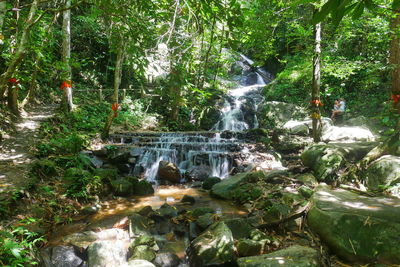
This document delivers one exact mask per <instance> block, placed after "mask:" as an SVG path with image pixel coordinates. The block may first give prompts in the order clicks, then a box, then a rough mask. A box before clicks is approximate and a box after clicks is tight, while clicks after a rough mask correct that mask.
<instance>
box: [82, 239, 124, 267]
mask: <svg viewBox="0 0 400 267" xmlns="http://www.w3.org/2000/svg"><path fill="white" fill-rule="evenodd" d="M127 252H128V250H127V244H126V242H124V241H120V240H116V241H96V242H94V243H93V244H91V245H90V246H89V247H88V263H89V267H112V266H114V267H117V266H124V265H126V264H127V260H126V258H127Z"/></svg>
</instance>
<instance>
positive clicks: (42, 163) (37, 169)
mask: <svg viewBox="0 0 400 267" xmlns="http://www.w3.org/2000/svg"><path fill="white" fill-rule="evenodd" d="M31 173H32V174H34V175H35V176H37V177H39V178H42V179H43V178H48V177H51V176H56V175H57V169H56V164H55V163H54V161H51V160H48V159H43V160H37V161H35V162H34V163H32V166H31Z"/></svg>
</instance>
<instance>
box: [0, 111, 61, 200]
mask: <svg viewBox="0 0 400 267" xmlns="http://www.w3.org/2000/svg"><path fill="white" fill-rule="evenodd" d="M55 108H56V106H38V107H34V108H32V109H30V110H28V111H27V112H24V113H23V114H22V118H21V119H20V120H19V122H18V123H16V124H15V128H16V130H17V131H16V132H15V133H13V134H11V135H10V136H7V137H5V138H4V140H3V141H2V142H1V143H0V192H3V191H8V190H11V189H13V188H16V187H18V186H21V185H23V184H24V181H25V180H26V177H27V174H28V171H29V169H28V167H29V163H31V162H32V160H33V159H34V155H33V154H32V149H33V148H34V147H35V145H36V143H37V141H38V130H39V127H40V123H41V122H42V121H45V120H46V119H47V118H49V117H51V116H52V115H53V112H54V110H55Z"/></svg>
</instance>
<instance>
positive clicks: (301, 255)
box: [238, 245, 323, 267]
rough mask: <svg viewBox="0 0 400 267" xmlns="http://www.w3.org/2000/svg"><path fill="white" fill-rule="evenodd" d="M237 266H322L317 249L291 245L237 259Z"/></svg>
mask: <svg viewBox="0 0 400 267" xmlns="http://www.w3.org/2000/svg"><path fill="white" fill-rule="evenodd" d="M238 266H239V267H278V266H285V267H319V266H323V265H322V264H321V261H320V256H319V253H318V251H317V250H315V249H312V248H309V247H303V246H298V245H295V246H291V247H288V248H285V249H281V250H278V251H275V252H272V253H269V254H264V255H260V256H253V257H244V258H239V259H238Z"/></svg>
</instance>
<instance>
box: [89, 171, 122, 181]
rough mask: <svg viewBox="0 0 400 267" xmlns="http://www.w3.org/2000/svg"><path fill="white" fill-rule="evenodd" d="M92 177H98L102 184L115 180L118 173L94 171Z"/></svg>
mask: <svg viewBox="0 0 400 267" xmlns="http://www.w3.org/2000/svg"><path fill="white" fill-rule="evenodd" d="M94 175H95V176H99V177H100V178H101V180H102V181H103V182H110V181H113V180H116V179H117V177H118V171H117V170H115V169H96V170H94Z"/></svg>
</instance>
